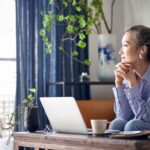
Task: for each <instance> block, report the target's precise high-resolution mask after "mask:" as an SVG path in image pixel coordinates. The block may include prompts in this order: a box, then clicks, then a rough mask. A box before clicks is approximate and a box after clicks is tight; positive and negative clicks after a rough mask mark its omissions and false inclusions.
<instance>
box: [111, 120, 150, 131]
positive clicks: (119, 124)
mask: <svg viewBox="0 0 150 150" xmlns="http://www.w3.org/2000/svg"><path fill="white" fill-rule="evenodd" d="M109 129H110V130H119V131H138V130H141V131H142V130H150V123H146V122H144V121H142V120H138V119H133V120H130V121H126V120H123V119H119V118H117V119H115V120H113V121H112V122H111V123H110V126H109Z"/></svg>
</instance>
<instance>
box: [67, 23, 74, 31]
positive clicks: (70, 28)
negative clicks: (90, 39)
mask: <svg viewBox="0 0 150 150" xmlns="http://www.w3.org/2000/svg"><path fill="white" fill-rule="evenodd" d="M67 32H68V33H73V26H72V25H70V24H69V25H68V26H67Z"/></svg>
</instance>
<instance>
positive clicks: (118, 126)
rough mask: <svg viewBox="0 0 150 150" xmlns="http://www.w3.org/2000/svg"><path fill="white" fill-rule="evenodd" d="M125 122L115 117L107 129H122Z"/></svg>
mask: <svg viewBox="0 0 150 150" xmlns="http://www.w3.org/2000/svg"><path fill="white" fill-rule="evenodd" d="M125 124H126V121H125V120H123V119H119V118H117V119H115V120H113V121H112V122H111V123H110V126H109V129H110V130H119V131H123V130H124V126H125Z"/></svg>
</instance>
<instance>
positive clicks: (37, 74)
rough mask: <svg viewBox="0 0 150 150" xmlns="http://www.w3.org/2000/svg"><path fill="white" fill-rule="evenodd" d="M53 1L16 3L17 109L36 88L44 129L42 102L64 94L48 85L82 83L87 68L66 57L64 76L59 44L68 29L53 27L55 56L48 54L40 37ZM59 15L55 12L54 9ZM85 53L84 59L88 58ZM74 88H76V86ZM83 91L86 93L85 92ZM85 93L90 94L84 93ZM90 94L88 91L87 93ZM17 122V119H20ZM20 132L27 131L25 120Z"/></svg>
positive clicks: (35, 0) (31, 0)
mask: <svg viewBox="0 0 150 150" xmlns="http://www.w3.org/2000/svg"><path fill="white" fill-rule="evenodd" d="M48 3H49V0H34V1H33V0H16V30H17V31H16V32H17V34H16V35H17V38H16V39H17V40H16V41H17V43H16V46H17V88H16V107H17V106H18V105H19V104H20V103H21V102H22V100H23V99H24V98H25V97H26V96H27V94H28V92H29V91H28V89H30V88H33V87H35V88H36V89H37V95H36V102H35V103H36V104H37V105H38V106H39V112H40V113H39V114H40V120H41V121H40V122H41V128H42V129H43V128H44V126H45V124H46V123H47V120H46V117H45V114H44V111H43V108H42V106H41V103H40V101H39V97H42V96H58V95H60V93H59V90H57V87H55V86H52V87H51V88H50V89H49V91H47V83H48V82H56V81H62V80H63V81H78V80H79V74H81V72H82V71H85V69H87V68H85V67H84V66H81V65H80V64H77V63H73V62H72V60H70V59H69V58H65V67H64V68H65V72H66V73H65V76H64V77H63V76H62V59H63V54H62V53H61V52H60V51H59V50H57V47H56V45H58V42H59V41H60V37H61V33H62V32H63V30H64V27H59V26H57V25H56V23H54V24H53V27H52V28H53V31H52V33H51V35H50V38H51V40H52V41H53V53H52V54H51V55H46V54H45V45H44V43H43V42H42V39H41V37H40V35H39V30H40V29H41V28H42V16H41V15H40V13H41V10H43V11H44V12H47V10H50V9H53V10H54V5H53V6H49V5H48ZM54 12H55V10H54ZM70 48H71V43H68V44H66V49H68V50H70ZM87 55H88V51H87V54H85V53H83V54H82V55H81V56H82V57H83V58H84V57H87ZM73 88H74V87H73ZM72 91H73V92H72V93H71V95H72V96H74V95H75V94H76V93H77V94H78V97H79V96H80V93H81V92H80V91H81V90H80V88H78V89H76V90H74V89H73V90H72ZM82 92H83V90H82ZM84 92H87V91H86V90H84ZM87 93H88V92H87ZM16 119H17V116H16ZM17 130H19V131H21V130H24V127H23V118H22V121H21V124H19V125H18V128H17Z"/></svg>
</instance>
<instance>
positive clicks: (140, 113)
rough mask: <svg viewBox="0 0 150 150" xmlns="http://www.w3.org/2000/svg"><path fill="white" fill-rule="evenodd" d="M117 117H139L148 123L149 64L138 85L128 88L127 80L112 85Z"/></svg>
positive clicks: (149, 114) (149, 118) (127, 118)
mask: <svg viewBox="0 0 150 150" xmlns="http://www.w3.org/2000/svg"><path fill="white" fill-rule="evenodd" d="M113 92H114V97H115V104H114V111H115V113H116V117H117V118H121V119H125V120H127V121H129V120H131V119H134V118H135V119H140V120H143V121H145V122H148V123H150V65H149V67H148V69H147V71H146V72H145V74H144V76H143V78H142V79H141V80H140V84H139V86H135V87H132V88H129V86H128V84H127V82H123V85H122V86H120V87H113Z"/></svg>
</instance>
